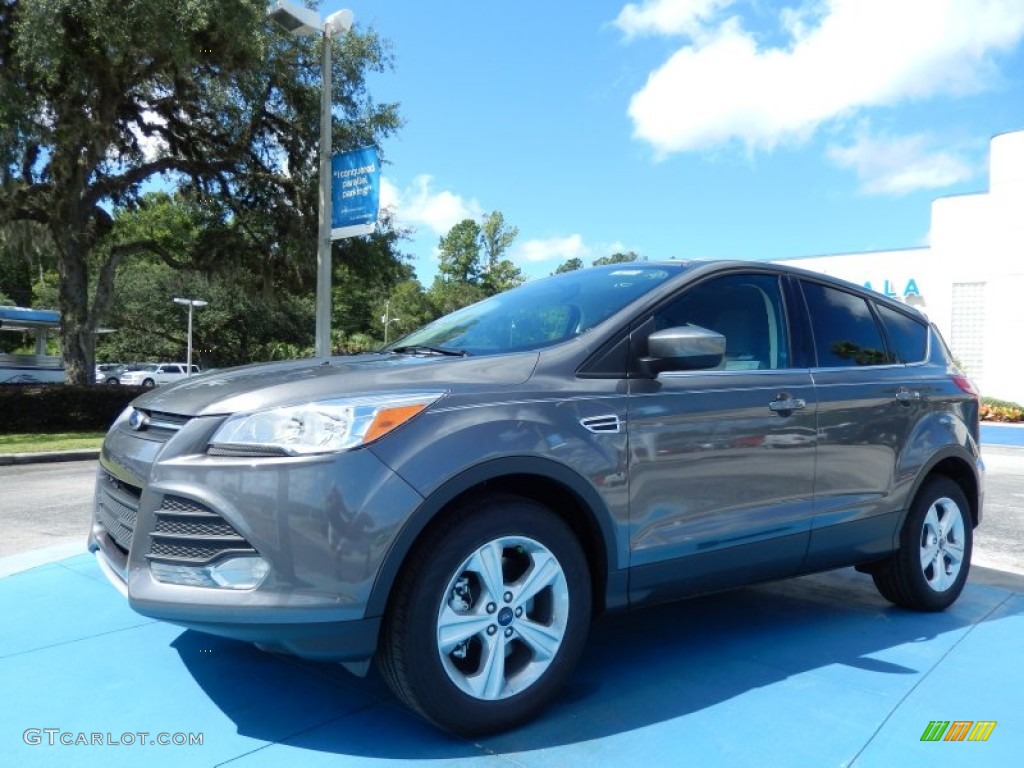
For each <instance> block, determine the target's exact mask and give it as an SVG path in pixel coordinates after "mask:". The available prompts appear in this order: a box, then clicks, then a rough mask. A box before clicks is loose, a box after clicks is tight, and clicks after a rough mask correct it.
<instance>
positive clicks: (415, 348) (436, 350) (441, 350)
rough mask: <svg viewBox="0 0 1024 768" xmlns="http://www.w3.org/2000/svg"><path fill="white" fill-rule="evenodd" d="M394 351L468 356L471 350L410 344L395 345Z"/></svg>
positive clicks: (405, 353)
mask: <svg viewBox="0 0 1024 768" xmlns="http://www.w3.org/2000/svg"><path fill="white" fill-rule="evenodd" d="M391 351H392V352H397V353H398V354H400V355H446V356H448V357H468V356H469V352H467V351H466V350H464V349H448V348H447V347H432V346H430V345H429V344H410V345H409V346H406V347H394V348H392V350H391Z"/></svg>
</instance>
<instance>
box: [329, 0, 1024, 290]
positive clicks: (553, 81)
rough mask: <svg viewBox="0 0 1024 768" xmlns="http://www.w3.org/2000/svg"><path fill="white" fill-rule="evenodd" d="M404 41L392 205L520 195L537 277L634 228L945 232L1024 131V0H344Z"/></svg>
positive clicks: (770, 243)
mask: <svg viewBox="0 0 1024 768" xmlns="http://www.w3.org/2000/svg"><path fill="white" fill-rule="evenodd" d="M343 7H347V8H351V9H352V10H353V11H354V13H355V19H356V25H357V26H361V27H363V28H365V27H367V26H370V27H373V28H374V29H375V30H376V31H377V32H378V33H379V34H380V35H381V36H382V37H384V38H386V39H388V40H389V41H390V42H391V44H392V46H393V54H394V58H395V67H394V69H393V71H389V72H386V73H383V74H380V75H374V76H373V77H372V78H371V80H370V88H371V92H372V94H373V97H374V98H375V100H377V101H379V102H398V103H399V104H400V114H401V115H402V117H403V119H404V120H405V125H404V126H403V127H402V128H401V130H400V131H399V132H398V133H397V135H395V136H394V137H392V138H389V139H388V140H386V141H385V142H384V145H383V147H382V150H383V161H384V165H383V180H382V187H381V197H382V204H384V205H387V206H389V207H392V208H393V209H394V211H395V213H396V216H397V218H398V221H399V222H400V223H401V224H402V225H403V226H405V227H409V228H411V229H412V230H413V231H414V234H413V236H412V238H411V239H410V240H409V241H407V242H406V243H405V246H404V249H403V250H405V251H406V252H407V253H409V254H410V255H412V256H413V257H414V261H413V264H414V266H415V267H416V271H417V276H418V277H419V279H420V281H421V282H423V283H424V284H426V285H429V283H430V281H431V280H432V279H433V276H434V274H435V273H436V265H437V245H438V240H439V238H440V237H441V236H442V235H444V234H445V233H446V232H447V231H448V230H449V229H450V228H451V227H452V226H453V225H454V224H456V223H457V222H458V221H460V220H462V219H464V218H475V219H478V220H479V218H480V217H481V216H483V215H484V214H487V213H489V212H491V211H500V212H501V213H502V214H503V215H504V217H505V220H506V222H507V223H508V224H510V225H513V226H516V227H518V229H519V235H518V237H517V238H516V240H515V242H514V244H513V245H512V247H511V248H510V250H509V253H508V254H507V255H508V256H509V257H510V258H511V259H512V260H513V261H514V262H515V263H516V265H517V266H519V267H520V268H521V269H522V271H523V273H524V274H525V275H526V276H528V277H531V278H532V277H539V276H543V275H547V274H550V273H551V272H553V271H554V270H555V268H556V267H558V265H559V264H561V263H562V262H564V261H565V260H566V259H569V258H572V257H579V258H580V259H582V260H583V261H584V263H585V264H589V263H590V262H591V261H592V260H594V259H596V258H598V257H601V256H605V255H608V254H611V253H614V252H616V251H635V252H636V253H638V254H640V255H641V256H642V257H645V258H648V259H652V260H654V259H668V258H738V259H758V260H762V259H781V258H789V257H799V256H815V255H823V254H831V253H848V252H856V251H871V250H886V249H895V248H911V247H917V246H922V245H927V244H928V229H929V219H930V205H931V201H932V200H933V199H934V198H936V197H940V196H945V195H951V194H959V193H965V192H978V191H984V190H985V189H987V184H988V178H987V162H988V142H989V139H990V138H991V137H992V136H993V135H996V134H999V133H1004V132H1007V131H1014V130H1024V0H794V1H793V2H790V1H789V0H641V1H640V2H633V3H624V2H613V1H612V0H556V1H552V0H546V1H545V2H539V1H538V0H516V2H493V1H487V0H477V1H476V2H472V3H467V2H461V3H455V2H451V1H450V0H449V1H447V2H442V1H441V0H433V1H432V2H426V1H425V0H352V1H351V2H349V3H345V2H342V1H341V0H326V1H325V2H323V3H322V5H321V7H320V10H321V14H322V15H323V16H326V15H327V14H330V13H332V12H334V11H336V10H339V9H340V8H343Z"/></svg>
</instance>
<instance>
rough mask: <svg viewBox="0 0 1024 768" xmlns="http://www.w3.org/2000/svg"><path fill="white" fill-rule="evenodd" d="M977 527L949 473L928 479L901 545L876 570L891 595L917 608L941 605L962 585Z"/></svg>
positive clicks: (935, 608) (940, 607)
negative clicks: (885, 564) (974, 527)
mask: <svg viewBox="0 0 1024 768" xmlns="http://www.w3.org/2000/svg"><path fill="white" fill-rule="evenodd" d="M973 546H974V532H973V529H972V523H971V512H970V506H969V504H968V503H967V497H966V496H965V495H964V492H963V490H962V489H961V488H960V486H959V485H957V484H956V483H955V482H953V481H952V480H950V479H949V478H948V477H943V476H935V477H931V478H929V479H928V480H926V481H925V483H924V485H923V486H921V490H920V491H918V494H917V496H916V497H915V498H914V503H913V504H912V505H911V507H910V513H909V514H908V515H907V519H906V522H904V524H903V530H902V531H901V532H900V548H899V551H897V552H896V554H894V555H893V557H892V559H891V560H890V561H889V563H888V565H887V567H884V568H880V569H879V570H878V571H877V572H875V573H873V574H872V578H873V579H874V582H875V586H876V587H877V588H878V591H879V592H880V593H881V594H882V597H884V598H885V599H886V600H888V601H890V602H892V603H895V604H896V605H900V606H903V607H904V608H910V609H912V610H915V611H941V610H944V609H946V608H948V607H949V606H950V605H952V604H953V603H954V602H955V601H956V599H957V598H958V597H959V596H960V592H961V591H963V588H964V584H965V583H966V582H967V573H968V571H969V570H970V567H971V552H972V550H973Z"/></svg>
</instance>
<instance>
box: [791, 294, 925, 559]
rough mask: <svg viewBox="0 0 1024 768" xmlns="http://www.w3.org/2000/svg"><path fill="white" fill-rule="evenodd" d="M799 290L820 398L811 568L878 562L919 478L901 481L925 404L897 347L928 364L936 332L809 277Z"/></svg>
mask: <svg viewBox="0 0 1024 768" xmlns="http://www.w3.org/2000/svg"><path fill="white" fill-rule="evenodd" d="M800 287H801V294H802V296H803V297H804V299H805V301H806V305H807V313H808V314H807V317H809V319H810V335H811V337H812V339H813V347H814V353H815V356H816V364H815V365H814V366H813V367H812V369H811V375H812V376H813V378H814V383H815V389H816V392H817V399H818V463H817V472H816V477H815V517H814V526H813V531H812V534H811V546H810V549H809V551H808V556H807V562H806V564H805V568H806V569H809V570H810V569H819V568H828V567H831V566H834V565H845V564H848V563H850V562H853V561H855V560H864V559H869V558H870V557H871V556H875V555H879V554H884V553H885V552H887V551H889V549H891V547H892V541H893V534H894V530H895V526H896V524H897V522H898V512H899V510H900V506H901V504H902V502H903V499H904V498H905V496H906V489H907V484H909V483H910V482H911V481H912V480H913V475H912V473H909V474H908V475H907V476H906V477H902V476H900V473H899V470H898V466H899V463H900V457H901V451H902V450H903V447H904V446H905V445H906V444H907V440H908V436H909V433H910V430H911V428H912V426H913V424H914V422H915V421H916V419H918V418H919V417H920V414H921V409H922V407H923V406H922V395H921V392H920V391H918V388H917V387H915V384H914V378H915V376H914V369H913V368H908V366H907V365H905V364H904V362H903V361H902V360H901V359H900V355H899V354H897V352H896V351H895V345H896V342H895V340H896V336H897V334H899V336H900V338H903V339H904V341H903V342H902V343H903V346H904V348H905V349H906V350H907V351H906V352H905V353H904V356H918V359H919V360H923V359H924V357H925V353H926V346H927V328H926V327H925V326H923V325H921V327H920V330H921V333H920V334H916V335H915V334H914V332H913V325H914V324H915V323H916V321H915V320H914V319H913V318H912V317H910V316H909V315H902V314H901V313H899V312H896V311H895V310H892V309H889V308H882V309H879V308H878V307H876V306H875V304H874V302H872V301H869V300H868V299H866V298H865V297H863V296H860V295H858V294H856V293H853V292H849V291H845V290H842V289H841V288H838V287H836V286H833V285H829V284H826V283H824V282H818V281H814V280H810V279H802V280H800ZM880 312H885V317H886V318H887V319H888V323H887V324H886V325H887V326H888V327H889V328H890V336H891V337H892V338H893V339H894V342H893V343H892V344H887V343H886V339H885V334H884V333H883V322H882V317H881V316H880ZM908 323H909V324H910V325H909V326H908V325H907V324H908ZM918 325H920V324H919V323H918ZM900 329H902V330H900ZM915 336H916V339H917V340H916V341H915V340H914V337H915ZM891 346H892V347H893V348H890V347H891Z"/></svg>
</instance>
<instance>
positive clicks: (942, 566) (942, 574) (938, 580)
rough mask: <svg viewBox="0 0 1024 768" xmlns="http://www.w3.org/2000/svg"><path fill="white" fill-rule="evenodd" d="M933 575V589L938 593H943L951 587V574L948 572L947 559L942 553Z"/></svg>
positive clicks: (934, 565)
mask: <svg viewBox="0 0 1024 768" xmlns="http://www.w3.org/2000/svg"><path fill="white" fill-rule="evenodd" d="M932 574H933V575H932V582H931V584H932V589H934V590H935V591H937V592H943V591H944V590H945V589H946V587H948V586H949V582H950V581H951V579H950V576H949V574H948V573H947V572H946V557H945V555H943V554H942V553H941V552H940V553H939V556H938V557H936V558H935V562H934V563H933V570H932Z"/></svg>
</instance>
